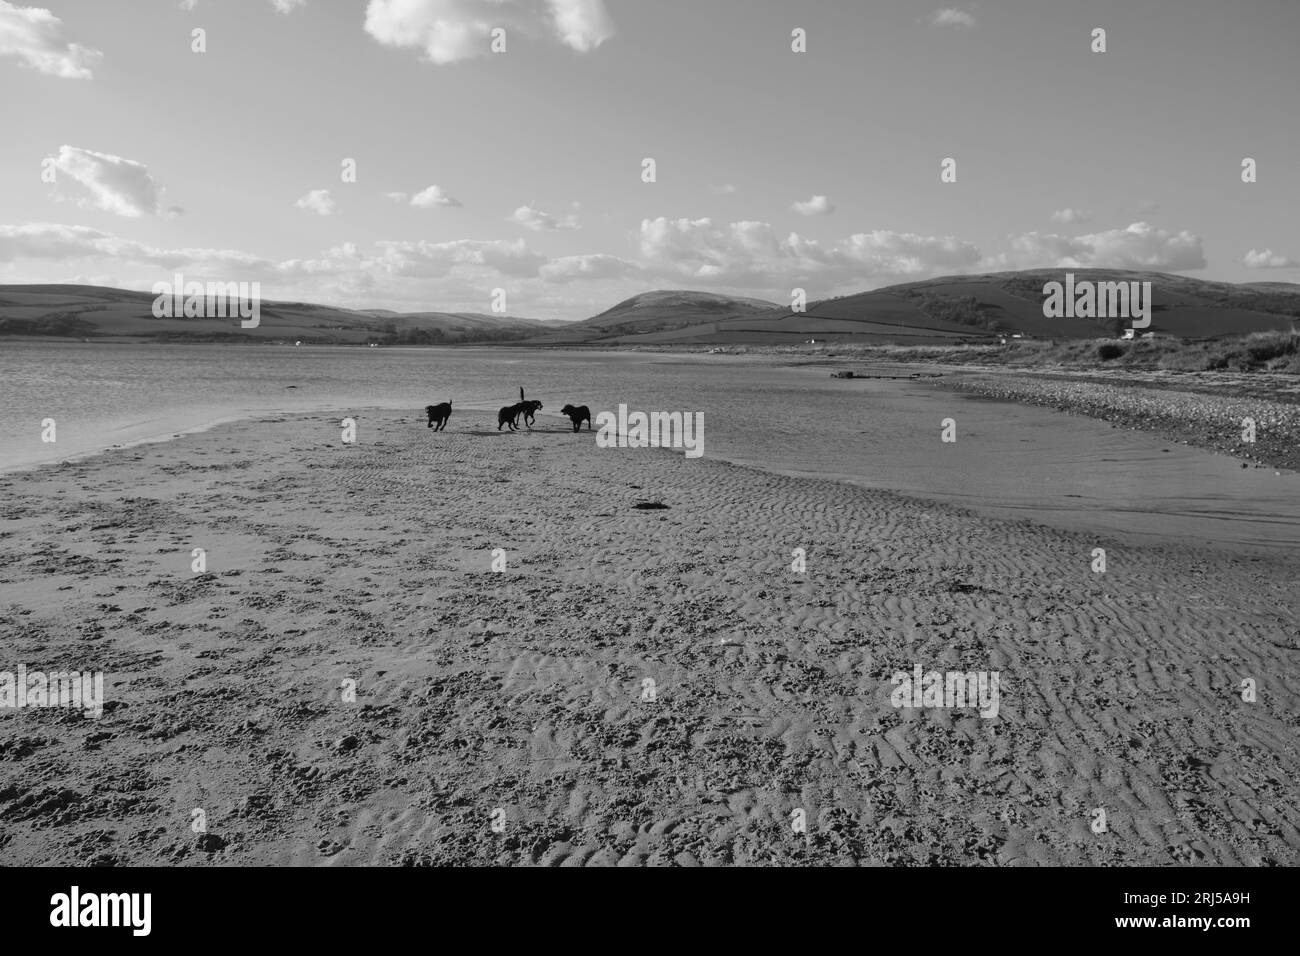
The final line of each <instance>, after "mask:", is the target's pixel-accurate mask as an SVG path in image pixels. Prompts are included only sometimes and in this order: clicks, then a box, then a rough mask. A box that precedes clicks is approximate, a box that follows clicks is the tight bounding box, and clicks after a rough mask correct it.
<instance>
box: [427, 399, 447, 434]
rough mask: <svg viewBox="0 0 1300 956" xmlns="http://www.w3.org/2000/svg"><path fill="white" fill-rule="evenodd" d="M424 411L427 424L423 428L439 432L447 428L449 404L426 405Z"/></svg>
mask: <svg viewBox="0 0 1300 956" xmlns="http://www.w3.org/2000/svg"><path fill="white" fill-rule="evenodd" d="M424 411H425V414H427V415H428V416H429V424H428V425H426V426H425V427H426V428H432V429H433V430H434V431H437V432H440V431H442V430H443V429H444V428H446V427H447V419H449V418H451V402H443V403H442V404H441V405H426V406H425V407H424ZM435 423H436V427H435Z"/></svg>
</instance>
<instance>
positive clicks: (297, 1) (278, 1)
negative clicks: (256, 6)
mask: <svg viewBox="0 0 1300 956" xmlns="http://www.w3.org/2000/svg"><path fill="white" fill-rule="evenodd" d="M270 3H271V6H273V7H275V12H276V13H293V11H295V10H297V9H298V8H299V7H304V6H306V5H307V0H270ZM198 5H199V0H181V4H180V6H181V9H182V10H187V11H188V10H193V9H195V8H196V7H197V6H198Z"/></svg>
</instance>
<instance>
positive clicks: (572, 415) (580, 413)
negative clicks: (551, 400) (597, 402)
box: [560, 405, 591, 432]
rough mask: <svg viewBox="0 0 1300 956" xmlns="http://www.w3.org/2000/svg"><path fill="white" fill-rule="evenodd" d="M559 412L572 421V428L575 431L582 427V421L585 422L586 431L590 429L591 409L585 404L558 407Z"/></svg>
mask: <svg viewBox="0 0 1300 956" xmlns="http://www.w3.org/2000/svg"><path fill="white" fill-rule="evenodd" d="M560 414H561V415H565V416H567V417H568V419H569V421H571V422H573V430H574V431H575V432H576V431H577V430H578V429H579V428H581V427H582V423H583V422H586V423H587V431H591V409H590V408H588V407H587V406H586V405H579V406H578V407H577V408H574V407H573V406H572V405H565V406H564V407H563V408H561V409H560Z"/></svg>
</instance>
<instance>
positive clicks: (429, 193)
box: [411, 186, 460, 209]
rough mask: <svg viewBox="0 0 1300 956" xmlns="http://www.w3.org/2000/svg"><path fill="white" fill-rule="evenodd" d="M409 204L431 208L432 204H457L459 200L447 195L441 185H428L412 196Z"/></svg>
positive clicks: (419, 207) (420, 207) (421, 207)
mask: <svg viewBox="0 0 1300 956" xmlns="http://www.w3.org/2000/svg"><path fill="white" fill-rule="evenodd" d="M411 205H412V206H415V207H416V208H417V209H432V208H433V207H434V206H459V205H460V200H459V199H453V198H452V197H451V196H448V195H447V194H446V193H445V192H443V190H442V187H441V186H430V187H429V188H428V189H424V190H421V191H420V192H418V193H416V194H415V195H414V196H412V197H411Z"/></svg>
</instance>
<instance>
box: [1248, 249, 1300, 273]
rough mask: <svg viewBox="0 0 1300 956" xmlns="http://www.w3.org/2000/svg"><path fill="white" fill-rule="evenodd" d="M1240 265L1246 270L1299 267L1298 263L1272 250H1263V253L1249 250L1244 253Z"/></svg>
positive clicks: (1299, 263)
mask: <svg viewBox="0 0 1300 956" xmlns="http://www.w3.org/2000/svg"><path fill="white" fill-rule="evenodd" d="M1241 264H1242V265H1244V266H1245V267H1246V268H1247V269H1294V268H1297V267H1300V262H1296V261H1295V260H1294V259H1290V258H1288V257H1286V256H1283V255H1278V254H1275V253H1274V252H1273V250H1272V249H1265V250H1264V251H1263V252H1256V251H1255V250H1254V249H1251V250H1250V251H1249V252H1248V253H1246V256H1245V258H1243V259H1242V260H1241Z"/></svg>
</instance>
